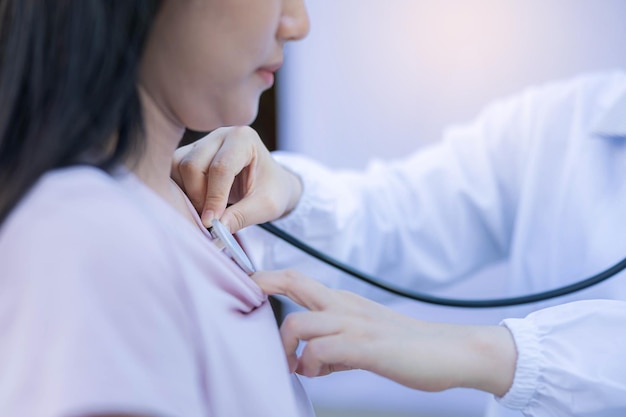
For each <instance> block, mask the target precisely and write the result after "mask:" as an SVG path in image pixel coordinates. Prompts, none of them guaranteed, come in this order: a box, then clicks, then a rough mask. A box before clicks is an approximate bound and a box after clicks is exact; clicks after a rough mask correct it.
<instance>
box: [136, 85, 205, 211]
mask: <svg viewBox="0 0 626 417" xmlns="http://www.w3.org/2000/svg"><path fill="white" fill-rule="evenodd" d="M139 94H140V98H141V104H142V110H143V122H144V134H145V148H144V150H143V152H142V154H141V155H140V156H139V158H138V159H137V160H135V161H134V163H133V164H132V165H131V166H129V169H130V170H131V171H132V172H133V173H134V174H135V175H136V176H137V177H138V178H139V179H140V180H141V181H142V182H143V183H144V184H146V185H147V186H148V187H149V188H151V189H152V190H153V191H154V192H155V193H157V194H158V195H159V196H160V197H161V198H163V199H164V200H165V201H167V202H168V203H169V204H171V205H172V206H173V207H174V208H175V209H177V210H178V211H179V212H181V214H182V215H184V216H185V217H186V218H188V219H190V220H191V221H193V217H191V215H190V213H189V210H188V208H187V205H186V203H185V201H184V196H183V195H182V194H181V193H180V190H179V189H178V188H177V187H176V185H175V184H174V183H173V182H172V181H171V179H170V169H171V162H172V155H173V154H174V151H175V150H176V148H177V146H178V144H179V142H180V139H181V138H182V136H183V134H184V132H185V128H184V126H182V125H179V124H177V123H176V122H175V121H174V120H175V119H174V118H173V117H171V116H170V115H169V114H168V112H167V111H165V110H164V109H163V108H161V107H160V106H159V105H158V103H157V102H156V101H155V100H154V99H153V98H152V97H151V96H150V95H149V94H147V93H146V92H145V91H144V90H143V89H142V88H141V87H140V88H139Z"/></svg>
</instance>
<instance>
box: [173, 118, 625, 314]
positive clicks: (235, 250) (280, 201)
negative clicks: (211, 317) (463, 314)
mask: <svg viewBox="0 0 626 417" xmlns="http://www.w3.org/2000/svg"><path fill="white" fill-rule="evenodd" d="M199 167H207V168H206V169H199ZM172 177H173V178H174V180H175V181H176V182H177V183H178V184H179V186H180V187H181V188H183V190H184V191H185V192H186V193H187V195H188V196H189V197H190V199H191V201H192V202H193V203H194V206H195V207H196V209H197V210H198V211H199V212H201V213H202V220H203V222H204V224H205V225H206V226H207V227H208V228H209V229H210V230H211V233H212V234H213V235H214V237H217V238H218V239H219V241H221V242H223V244H224V245H226V249H225V251H226V253H227V254H229V255H230V256H231V257H232V258H233V259H234V260H235V262H237V264H238V265H239V266H240V267H241V268H242V269H243V270H244V271H245V272H246V273H248V274H251V273H252V272H253V271H254V268H253V267H252V263H251V262H250V260H249V259H248V258H247V256H246V255H245V252H244V251H243V250H242V249H241V247H239V244H238V243H237V242H236V241H235V239H234V238H233V237H232V235H230V232H234V231H237V230H239V229H241V228H243V227H246V226H250V225H252V224H260V226H261V227H262V228H264V229H265V230H267V231H269V232H270V233H273V234H274V235H276V236H278V237H279V238H281V239H283V240H285V241H286V242H288V243H290V244H292V245H293V246H295V247H297V248H299V249H301V250H303V251H305V252H306V253H308V254H310V255H312V256H314V257H315V258H317V259H319V260H321V261H323V262H325V263H327V264H329V265H331V266H333V267H335V268H337V269H339V270H341V271H343V272H346V273H348V274H350V275H352V276H354V277H356V278H358V279H360V280H362V281H365V282H367V283H369V284H371V285H373V286H376V287H378V288H381V289H383V290H386V291H388V292H391V293H393V294H396V295H399V296H401V297H405V298H409V299H412V300H416V301H421V302H426V303H430V304H436V305H443V306H453V307H467V308H489V307H504V306H512V305H519V304H528V303H533V302H538V301H543V300H547V299H551V298H556V297H561V296H563V295H567V294H571V293H573V292H576V291H580V290H582V289H585V288H588V287H590V286H593V285H596V284H598V283H600V282H603V281H605V280H606V279H608V278H610V277H612V276H614V275H616V274H617V273H619V272H621V271H622V270H623V269H624V268H626V258H625V259H623V260H621V261H619V262H617V263H616V264H614V265H612V266H610V267H608V268H607V269H606V270H604V271H602V272H600V273H598V274H596V275H594V276H591V277H588V278H586V279H581V280H579V281H576V282H574V283H573V284H569V285H566V286H563V287H559V288H555V289H552V290H548V291H543V292H539V293H534V294H525V295H520V296H516V297H509V298H499V299H487V300H485V299H479V300H464V299H449V298H443V297H437V296H433V295H431V294H425V293H420V292H416V291H412V290H410V289H407V288H400V287H397V286H395V285H393V284H392V283H390V282H387V281H384V280H381V279H379V278H377V277H373V276H370V275H368V274H365V273H363V272H361V271H359V270H358V269H356V268H354V267H352V266H349V265H346V264H344V263H342V262H340V261H338V260H336V259H334V258H332V257H330V256H329V255H327V254H325V253H321V252H319V251H317V250H315V249H313V248H311V247H309V246H308V245H306V244H305V243H304V242H301V241H299V240H298V239H296V238H295V237H293V236H291V235H289V234H287V233H285V232H284V231H282V230H280V229H278V228H276V227H275V226H273V225H272V224H269V223H267V222H268V221H271V220H274V219H277V218H280V217H282V216H284V215H285V214H287V213H289V212H290V211H291V210H292V209H293V208H294V207H295V205H296V204H297V202H298V200H299V198H300V195H301V194H302V185H301V184H300V180H299V179H298V178H297V177H296V175H295V174H293V173H291V172H290V171H288V170H287V169H285V168H283V167H282V166H280V165H279V164H278V163H277V162H276V161H274V159H273V158H272V157H271V155H270V154H269V151H268V150H267V149H266V148H265V146H264V145H263V143H262V142H261V140H260V138H259V136H258V134H257V133H256V132H255V131H254V130H252V129H250V128H247V127H237V128H222V129H218V130H216V131H214V132H213V133H211V134H210V135H208V136H207V137H205V138H203V139H201V140H200V141H197V142H195V143H193V144H191V145H188V146H185V147H182V148H180V149H178V150H177V151H176V153H175V155H174V160H173V164H172ZM229 203H232V205H230V206H228V204H229ZM217 218H221V222H222V223H224V224H222V223H220V222H217V221H216V219H217Z"/></svg>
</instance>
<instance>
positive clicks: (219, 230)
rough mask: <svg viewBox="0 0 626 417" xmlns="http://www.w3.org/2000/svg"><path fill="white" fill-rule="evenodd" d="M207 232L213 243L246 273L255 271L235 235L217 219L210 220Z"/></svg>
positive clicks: (250, 273) (249, 273)
mask: <svg viewBox="0 0 626 417" xmlns="http://www.w3.org/2000/svg"><path fill="white" fill-rule="evenodd" d="M209 233H211V236H213V239H215V244H216V245H217V247H218V248H219V249H220V250H223V251H224V252H225V253H226V255H228V256H229V257H230V258H232V260H233V261H235V263H236V264H237V265H238V266H239V267H240V268H241V269H242V270H243V271H244V272H245V273H246V274H248V275H252V274H253V273H255V272H256V269H255V268H254V265H253V264H252V261H250V258H248V255H246V253H245V252H244V251H243V249H242V248H241V245H239V243H238V242H237V240H236V239H235V237H234V236H233V235H232V234H231V233H230V232H229V231H228V229H227V228H226V226H224V225H223V224H222V222H220V221H219V220H217V219H213V220H212V221H211V227H209Z"/></svg>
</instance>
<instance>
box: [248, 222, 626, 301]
mask: <svg viewBox="0 0 626 417" xmlns="http://www.w3.org/2000/svg"><path fill="white" fill-rule="evenodd" d="M259 227H261V228H262V229H263V230H265V231H267V232H269V233H271V234H273V235H274V236H276V237H278V238H280V239H282V240H284V241H285V242H287V243H289V244H290V245H292V246H294V247H296V248H298V249H300V250H302V251H303V252H305V253H307V254H309V255H311V256H313V257H314V258H317V259H319V260H320V261H322V262H324V263H326V264H328V265H330V266H332V267H334V268H337V269H339V270H340V271H343V272H345V273H347V274H349V275H351V276H353V277H355V278H357V279H359V280H361V281H364V282H367V283H368V284H370V285H373V286H374V287H378V288H380V289H382V290H385V291H387V292H390V293H392V294H395V295H398V296H400V297H404V298H408V299H410V300H415V301H420V302H424V303H428V304H435V305H439V306H447V307H463V308H494V307H510V306H517V305H522V304H530V303H536V302H539V301H545V300H550V299H553V298H557V297H562V296H564V295H568V294H572V293H574V292H577V291H581V290H584V289H586V288H589V287H591V286H594V285H596V284H599V283H601V282H603V281H606V280H607V279H609V278H611V277H613V276H615V275H617V274H618V273H619V272H621V271H622V270H624V268H626V258H624V259H622V260H621V261H619V262H618V263H616V264H615V265H613V266H611V267H610V268H607V269H606V270H604V271H602V272H600V273H599V274H596V275H593V276H591V277H589V278H586V279H583V280H580V281H577V282H575V283H572V284H569V285H565V286H563V287H559V288H555V289H552V290H547V291H542V292H538V293H533V294H528V295H522V296H517V297H507V298H493V299H484V300H479V299H477V300H465V299H454V298H446V297H437V296H433V295H430V294H425V293H421V292H416V291H411V290H408V289H406V288H401V287H398V286H396V285H393V284H391V283H389V282H387V281H383V280H380V279H378V278H376V277H374V276H372V275H369V274H366V273H365V272H362V271H359V270H357V269H355V268H353V267H351V266H349V265H346V264H344V263H342V262H340V261H338V260H336V259H334V258H332V257H330V256H329V255H327V254H325V253H323V252H320V251H318V250H317V249H315V248H312V247H311V246H309V245H307V244H305V243H304V242H302V241H300V240H298V239H296V238H295V237H293V236H292V235H290V234H289V233H287V232H285V231H283V230H282V229H279V228H278V227H276V226H274V225H273V224H271V223H263V224H259Z"/></svg>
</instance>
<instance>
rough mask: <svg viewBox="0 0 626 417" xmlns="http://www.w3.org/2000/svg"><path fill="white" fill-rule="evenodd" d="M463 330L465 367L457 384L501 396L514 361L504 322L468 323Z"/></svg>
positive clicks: (513, 370) (506, 388)
mask: <svg viewBox="0 0 626 417" xmlns="http://www.w3.org/2000/svg"><path fill="white" fill-rule="evenodd" d="M461 327H467V326H461ZM465 331H466V332H467V336H466V337H461V340H460V341H459V342H460V343H459V346H460V349H462V351H461V352H462V357H463V362H462V363H463V366H464V367H465V368H464V369H462V370H460V372H459V374H458V375H459V380H458V382H457V384H458V386H459V387H466V388H474V389H478V390H481V391H485V392H489V393H492V394H494V395H497V396H499V397H502V396H504V394H506V393H507V392H508V390H509V388H510V387H511V385H512V383H513V377H514V375H515V365H516V361H517V351H516V348H515V343H514V341H513V337H512V335H511V333H510V332H509V330H508V329H506V328H505V327H503V326H469V327H468V328H467V329H466V330H465ZM461 332H463V330H461ZM464 378H466V379H464Z"/></svg>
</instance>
